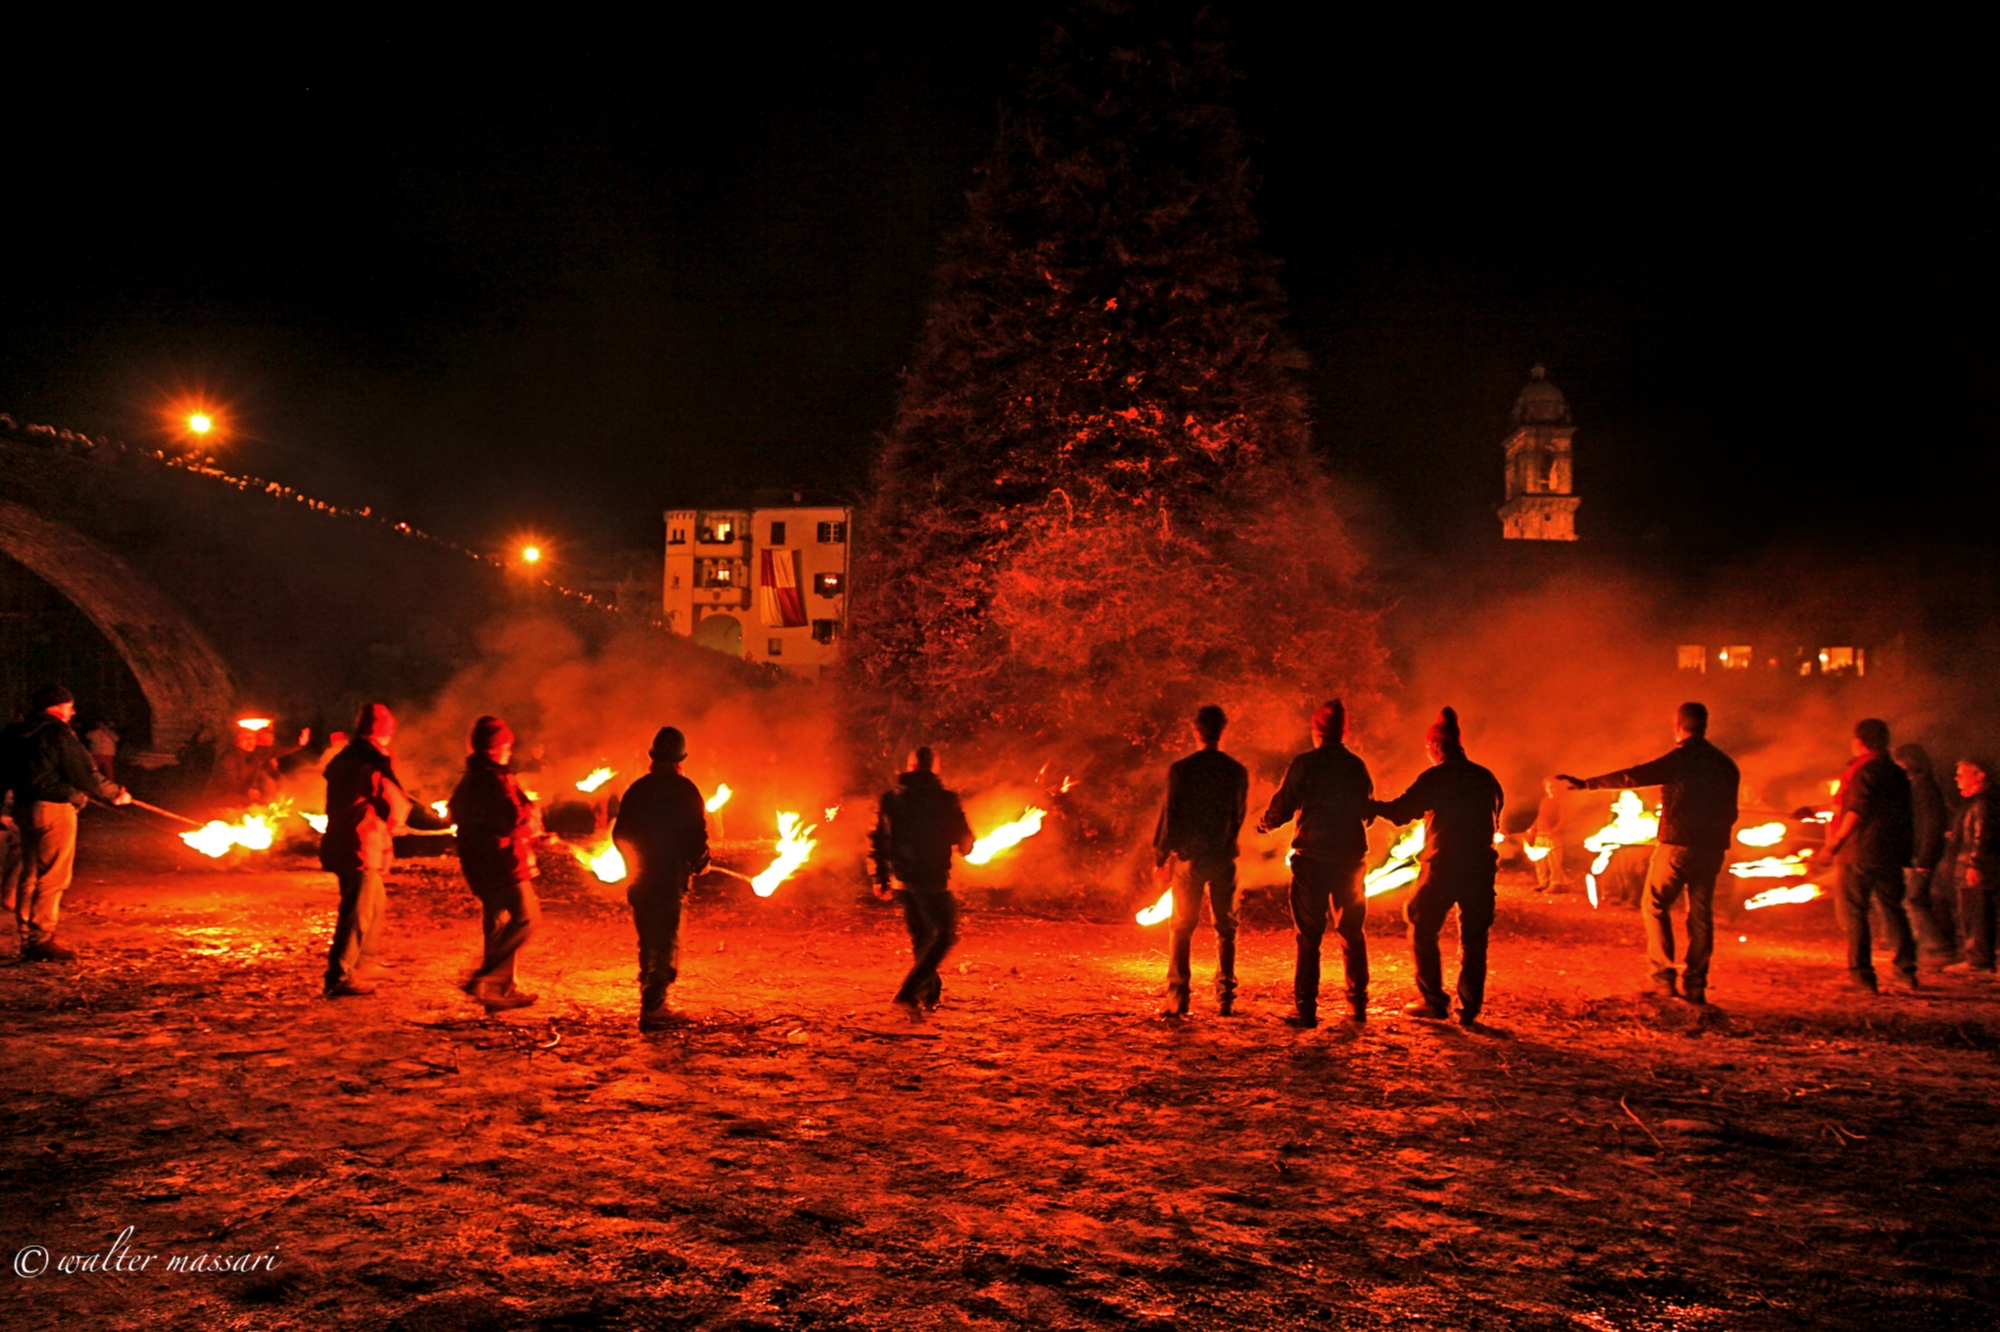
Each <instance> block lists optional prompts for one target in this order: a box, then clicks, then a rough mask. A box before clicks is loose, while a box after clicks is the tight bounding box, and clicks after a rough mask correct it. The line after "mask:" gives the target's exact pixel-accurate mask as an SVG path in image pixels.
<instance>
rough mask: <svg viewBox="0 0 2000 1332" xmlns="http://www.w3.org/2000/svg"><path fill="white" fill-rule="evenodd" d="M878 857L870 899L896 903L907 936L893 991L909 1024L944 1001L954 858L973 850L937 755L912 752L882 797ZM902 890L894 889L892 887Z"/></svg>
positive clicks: (875, 841) (953, 930)
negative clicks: (905, 967) (904, 964)
mask: <svg viewBox="0 0 2000 1332" xmlns="http://www.w3.org/2000/svg"><path fill="white" fill-rule="evenodd" d="M870 842H871V845H872V848H873V852H874V857H875V894H876V896H878V897H880V898H882V899H883V900H884V901H888V900H891V899H892V898H894V899H898V900H900V901H901V903H902V906H903V923H904V925H906V926H907V927H908V928H909V931H910V956H911V962H910V970H909V974H907V975H906V976H904V977H903V983H902V985H901V986H900V987H899V988H898V989H897V991H896V997H895V1000H894V1002H895V1005H896V1006H897V1007H898V1008H900V1009H902V1010H903V1011H904V1012H905V1013H907V1014H908V1015H909V1017H910V1020H911V1021H913V1022H915V1021H920V1020H922V1018H923V1015H924V1014H925V1013H926V1012H929V1011H935V1010H936V1008H937V1006H938V1004H939V1002H940V1001H941V1000H942V999H943V997H944V982H943V981H942V980H941V979H939V977H938V968H939V967H941V966H943V965H944V960H945V957H946V956H947V955H949V954H950V952H951V950H952V948H953V946H954V945H956V944H957V943H958V899H957V898H955V897H953V896H952V894H951V853H952V852H954V851H956V852H958V853H959V854H960V855H963V854H965V853H966V852H969V851H971V850H972V844H973V836H972V825H971V824H970V823H968V822H966V819H965V809H964V807H963V806H961V805H960V804H959V802H958V795H957V793H956V792H953V791H950V790H947V789H946V788H945V785H944V782H943V781H942V780H940V779H939V777H938V774H937V755H936V753H934V752H933V751H932V750H931V748H930V747H929V746H928V745H925V746H920V747H919V748H917V749H916V750H914V751H912V752H911V754H910V762H909V767H908V769H907V770H906V771H905V772H904V773H903V774H902V776H900V777H898V778H897V779H896V785H895V788H894V789H893V790H890V791H887V792H885V793H884V794H883V796H882V800H881V804H880V805H879V806H878V808H877V811H876V815H875V831H874V832H873V833H872V834H871V836H870ZM892 880H893V882H894V883H895V884H896V885H900V886H899V887H897V888H892V887H891V883H892Z"/></svg>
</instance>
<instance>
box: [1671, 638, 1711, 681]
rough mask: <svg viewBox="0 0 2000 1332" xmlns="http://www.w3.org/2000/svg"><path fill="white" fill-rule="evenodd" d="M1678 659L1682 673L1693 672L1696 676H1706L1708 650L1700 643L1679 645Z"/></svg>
mask: <svg viewBox="0 0 2000 1332" xmlns="http://www.w3.org/2000/svg"><path fill="white" fill-rule="evenodd" d="M1678 659H1679V662H1680V668H1681V669H1682V670H1684V671H1693V672H1695V673H1696V674H1697V675H1702V674H1706V673H1707V671H1708V649H1707V648H1706V647H1704V646H1703V645H1702V644H1700V643H1693V644H1689V643H1683V644H1681V646H1680V649H1679V652H1678Z"/></svg>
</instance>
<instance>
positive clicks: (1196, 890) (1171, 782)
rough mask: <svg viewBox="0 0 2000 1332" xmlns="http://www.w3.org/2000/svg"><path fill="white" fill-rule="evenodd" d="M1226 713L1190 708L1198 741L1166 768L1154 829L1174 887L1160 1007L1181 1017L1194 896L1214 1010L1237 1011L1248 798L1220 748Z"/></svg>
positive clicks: (1157, 859)
mask: <svg viewBox="0 0 2000 1332" xmlns="http://www.w3.org/2000/svg"><path fill="white" fill-rule="evenodd" d="M1228 724H1229V718H1228V717H1227V716H1226V715H1224V713H1223V711H1222V709H1221V708H1219V707H1217V706H1215V705H1214V704H1213V703H1211V704H1209V705H1208V706H1207V707H1204V708H1202V709H1200V710H1199V711H1197V712H1196V713H1195V715H1194V733H1195V738H1196V739H1197V740H1199V741H1200V743H1201V748H1200V749H1197V750H1196V751H1195V752H1194V753H1192V754H1190V755H1188V756H1187V757H1186V758H1184V759H1181V760H1180V761H1179V762H1177V763H1175V764H1174V765H1173V766H1172V767H1170V768H1168V769H1167V798H1166V801H1165V803H1164V804H1162V805H1161V806H1160V821H1159V823H1158V825H1157V826H1155V828H1154V829H1153V857H1154V865H1155V866H1156V867H1157V868H1159V869H1161V870H1164V871H1166V872H1167V874H1168V878H1169V883H1170V885H1171V888H1172V891H1173V895H1174V916H1173V923H1172V925H1171V926H1169V929H1171V931H1172V934H1171V936H1170V943H1171V947H1170V948H1169V949H1168V953H1167V1007H1166V1009H1165V1010H1164V1011H1163V1012H1162V1013H1161V1016H1162V1017H1185V1016H1187V1011H1188V992H1189V987H1190V985H1191V982H1192V979H1193V978H1192V976H1191V975H1190V971H1191V966H1190V955H1191V954H1192V952H1193V951H1194V931H1195V926H1196V925H1197V924H1198V923H1200V920H1201V899H1202V894H1203V893H1204V892H1206V893H1207V895H1208V902H1209V910H1210V913H1211V914H1212V915H1213V917H1214V920H1215V1010H1216V1012H1217V1013H1219V1014H1221V1015H1222V1016H1223V1017H1228V1016H1230V1015H1231V1014H1232V1013H1234V1012H1235V1011H1236V838H1237V835H1238V834H1239V833H1241V832H1242V831H1243V816H1244V813H1245V808H1246V805H1247V804H1248V801H1249V799H1250V774H1249V772H1248V771H1247V770H1246V769H1245V768H1244V767H1243V765H1242V764H1241V763H1238V762H1237V761H1236V760H1235V759H1233V758H1231V757H1229V755H1227V754H1225V753H1223V752H1222V729H1223V727H1225V726H1227V725H1228Z"/></svg>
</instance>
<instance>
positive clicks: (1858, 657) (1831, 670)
mask: <svg viewBox="0 0 2000 1332" xmlns="http://www.w3.org/2000/svg"><path fill="white" fill-rule="evenodd" d="M1865 667H1866V660H1865V658H1864V657H1863V656H1862V653H1861V649H1860V648H1851V647H1828V648H1821V649H1820V650H1819V673H1820V674H1821V675H1865V674H1867V671H1866V669H1865Z"/></svg>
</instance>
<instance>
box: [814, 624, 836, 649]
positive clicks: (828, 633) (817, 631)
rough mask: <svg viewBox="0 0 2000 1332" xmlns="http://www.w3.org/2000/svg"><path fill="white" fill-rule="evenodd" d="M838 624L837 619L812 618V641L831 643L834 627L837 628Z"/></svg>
mask: <svg viewBox="0 0 2000 1332" xmlns="http://www.w3.org/2000/svg"><path fill="white" fill-rule="evenodd" d="M839 625H840V622H839V621H838V620H814V621H813V642H815V643H831V642H832V641H833V635H834V632H835V630H836V629H838V628H839Z"/></svg>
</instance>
